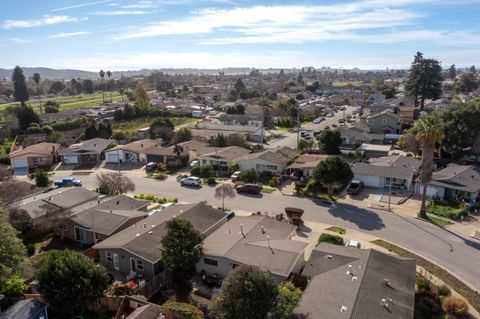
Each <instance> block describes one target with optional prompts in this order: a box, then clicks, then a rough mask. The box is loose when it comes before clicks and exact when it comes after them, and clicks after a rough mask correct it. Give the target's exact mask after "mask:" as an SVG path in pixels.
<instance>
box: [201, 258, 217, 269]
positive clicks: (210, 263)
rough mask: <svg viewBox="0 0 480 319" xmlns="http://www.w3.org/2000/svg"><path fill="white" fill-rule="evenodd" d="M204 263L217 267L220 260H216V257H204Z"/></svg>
mask: <svg viewBox="0 0 480 319" xmlns="http://www.w3.org/2000/svg"><path fill="white" fill-rule="evenodd" d="M203 263H204V264H205V265H210V266H215V267H217V266H218V261H216V260H215V259H210V258H203Z"/></svg>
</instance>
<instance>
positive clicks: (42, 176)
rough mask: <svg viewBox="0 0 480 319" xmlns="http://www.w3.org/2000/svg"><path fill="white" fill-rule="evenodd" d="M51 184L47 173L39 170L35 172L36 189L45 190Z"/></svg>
mask: <svg viewBox="0 0 480 319" xmlns="http://www.w3.org/2000/svg"><path fill="white" fill-rule="evenodd" d="M50 184H51V181H50V178H49V177H48V173H47V172H46V171H44V170H43V169H41V168H37V169H36V170H35V185H36V186H37V187H42V188H46V187H48V186H49V185H50Z"/></svg>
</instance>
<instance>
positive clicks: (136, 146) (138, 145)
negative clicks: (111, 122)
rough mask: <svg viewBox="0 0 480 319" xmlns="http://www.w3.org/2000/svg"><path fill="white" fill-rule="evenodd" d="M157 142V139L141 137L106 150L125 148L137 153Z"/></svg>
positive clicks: (143, 151)
mask: <svg viewBox="0 0 480 319" xmlns="http://www.w3.org/2000/svg"><path fill="white" fill-rule="evenodd" d="M158 144H159V141H157V140H152V139H143V140H139V141H134V142H131V143H128V144H123V145H118V146H116V147H114V148H112V149H111V150H108V152H111V151H116V150H125V151H129V152H133V153H137V154H145V152H146V150H148V149H149V148H151V147H155V146H157V145H158Z"/></svg>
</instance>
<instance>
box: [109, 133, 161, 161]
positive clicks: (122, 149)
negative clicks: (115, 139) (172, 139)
mask: <svg viewBox="0 0 480 319" xmlns="http://www.w3.org/2000/svg"><path fill="white" fill-rule="evenodd" d="M159 143H160V142H159V141H157V140H152V139H143V140H139V141H135V142H131V143H128V144H124V145H118V146H116V147H114V148H112V149H109V150H106V151H105V160H106V162H107V163H131V162H145V161H146V160H147V155H146V153H145V152H146V150H148V149H150V148H152V147H155V146H158V145H159Z"/></svg>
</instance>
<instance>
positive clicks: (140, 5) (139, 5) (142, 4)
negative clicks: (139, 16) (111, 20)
mask: <svg viewBox="0 0 480 319" xmlns="http://www.w3.org/2000/svg"><path fill="white" fill-rule="evenodd" d="M155 7H156V4H155V3H154V2H153V1H151V0H142V1H137V2H135V3H132V4H127V5H123V6H121V8H122V9H150V8H155Z"/></svg>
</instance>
